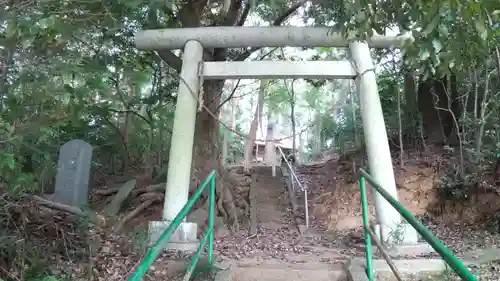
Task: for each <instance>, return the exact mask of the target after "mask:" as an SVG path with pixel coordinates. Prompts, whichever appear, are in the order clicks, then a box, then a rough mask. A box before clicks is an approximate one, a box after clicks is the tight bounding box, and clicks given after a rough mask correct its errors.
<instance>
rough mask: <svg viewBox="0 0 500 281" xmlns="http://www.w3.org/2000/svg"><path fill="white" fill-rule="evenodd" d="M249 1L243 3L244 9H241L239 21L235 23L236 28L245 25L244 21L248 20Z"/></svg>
mask: <svg viewBox="0 0 500 281" xmlns="http://www.w3.org/2000/svg"><path fill="white" fill-rule="evenodd" d="M250 1H251V0H246V2H245V7H243V12H241V16H240V19H239V20H238V22H237V23H236V25H237V26H243V25H244V24H245V21H246V20H247V18H248V15H249V14H250V7H251V6H250Z"/></svg>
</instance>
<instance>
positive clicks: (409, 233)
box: [349, 41, 418, 245]
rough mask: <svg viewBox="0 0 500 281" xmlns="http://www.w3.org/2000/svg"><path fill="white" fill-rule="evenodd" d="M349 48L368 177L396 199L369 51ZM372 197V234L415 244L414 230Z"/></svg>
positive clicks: (362, 45) (356, 44)
mask: <svg viewBox="0 0 500 281" xmlns="http://www.w3.org/2000/svg"><path fill="white" fill-rule="evenodd" d="M349 48H350V51H351V58H352V61H353V63H354V65H355V68H356V71H357V73H358V77H357V78H356V88H357V92H358V95H359V100H360V107H361V119H362V122H363V132H364V136H365V143H366V150H367V154H368V167H369V169H370V175H372V176H373V178H374V179H375V180H376V182H378V183H379V184H380V185H382V186H383V187H384V189H385V190H386V191H387V192H388V193H389V194H391V195H392V196H393V197H394V198H396V199H397V198H398V192H397V189H396V180H395V178H394V170H393V166H392V159H391V152H390V149H389V143H388V141H387V129H386V127H385V122H384V115H383V112H382V105H381V103H380V96H379V93H378V88H377V79H376V75H375V66H374V65H373V61H372V58H371V54H370V49H369V46H368V44H367V43H366V42H364V41H356V42H352V43H350V44H349ZM374 193H375V194H374V197H375V209H376V212H377V225H376V227H375V233H376V234H377V236H378V238H379V239H380V240H381V241H382V242H384V243H387V244H389V245H391V244H406V245H408V244H417V243H418V235H417V232H416V230H415V229H414V228H413V227H412V226H411V225H409V224H401V215H400V214H399V213H398V212H397V211H396V210H395V209H394V208H393V207H392V205H391V204H389V202H387V201H386V200H385V199H384V198H383V197H382V196H381V195H380V194H378V193H376V192H374Z"/></svg>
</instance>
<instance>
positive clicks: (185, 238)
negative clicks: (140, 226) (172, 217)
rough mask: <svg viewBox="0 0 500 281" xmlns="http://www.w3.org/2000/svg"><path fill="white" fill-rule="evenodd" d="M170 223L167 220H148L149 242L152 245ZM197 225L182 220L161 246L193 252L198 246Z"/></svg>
mask: <svg viewBox="0 0 500 281" xmlns="http://www.w3.org/2000/svg"><path fill="white" fill-rule="evenodd" d="M169 225H170V222H169V221H151V222H149V244H150V245H153V244H154V243H156V241H158V239H159V238H160V235H161V234H162V233H163V232H164V231H165V230H166V229H167V227H168V226H169ZM197 233H198V225H197V224H196V223H192V222H183V223H181V224H180V225H179V227H178V228H177V229H176V230H175V231H174V233H173V234H172V237H171V238H170V239H169V240H168V241H164V242H163V244H162V247H163V248H164V249H169V250H180V251H186V252H194V251H196V249H197V248H198V246H199V244H200V241H199V240H198V239H197V238H196V235H197Z"/></svg>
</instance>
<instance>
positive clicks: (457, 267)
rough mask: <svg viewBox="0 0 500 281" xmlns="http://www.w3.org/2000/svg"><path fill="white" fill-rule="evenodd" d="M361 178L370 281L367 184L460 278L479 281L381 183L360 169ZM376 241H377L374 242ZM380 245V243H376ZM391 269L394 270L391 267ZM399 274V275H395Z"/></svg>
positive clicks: (370, 256) (372, 279)
mask: <svg viewBox="0 0 500 281" xmlns="http://www.w3.org/2000/svg"><path fill="white" fill-rule="evenodd" d="M359 172H360V177H359V187H360V195H361V213H362V216H363V228H364V236H365V237H364V238H365V257H366V267H365V272H366V276H367V277H368V280H369V281H374V280H375V276H374V271H373V254H372V245H371V240H372V236H373V234H374V233H373V232H372V231H371V229H370V223H369V218H368V196H367V194H366V182H365V181H367V182H369V183H370V185H371V187H372V191H375V192H377V193H378V194H380V195H381V196H382V197H383V198H384V199H385V200H386V201H387V202H389V204H391V205H392V207H394V209H396V211H398V213H399V214H401V216H402V217H403V218H405V220H406V221H407V222H408V223H409V224H410V225H411V226H413V228H414V229H415V230H416V231H417V232H418V233H419V234H420V235H421V236H422V237H423V238H424V240H425V241H427V243H429V245H431V246H432V248H433V249H434V250H435V251H436V252H437V253H438V254H439V255H440V256H441V258H442V259H443V260H444V261H445V262H446V263H447V264H448V265H449V266H450V267H451V269H453V271H455V273H457V275H458V276H460V278H461V279H462V280H464V281H477V280H478V279H477V277H476V276H474V275H473V274H472V273H471V272H470V271H469V269H468V268H467V267H466V266H465V265H464V263H463V262H462V261H461V260H460V259H459V258H457V257H456V256H455V255H454V254H453V252H452V251H451V250H450V249H448V247H446V246H445V245H444V244H443V242H441V241H440V240H439V239H438V238H437V237H436V236H435V235H434V234H433V233H432V231H430V230H429V229H428V228H427V227H425V226H424V225H423V224H422V223H421V222H420V221H419V220H418V219H417V218H416V217H415V216H413V214H412V213H410V211H408V210H407V209H406V208H405V207H404V206H403V205H402V204H401V203H400V202H399V201H398V200H397V199H396V198H394V197H392V195H391V194H390V193H388V192H387V191H386V190H385V189H384V188H383V187H382V186H381V185H380V184H379V183H377V182H376V181H375V179H374V178H372V176H371V175H370V174H368V173H367V172H366V171H365V170H363V169H360V170H359ZM374 241H376V240H374ZM376 244H378V243H376ZM391 269H393V268H392V267H391ZM395 274H398V273H395ZM398 275H399V274H398Z"/></svg>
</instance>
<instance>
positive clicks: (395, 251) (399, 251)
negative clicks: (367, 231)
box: [374, 223, 435, 258]
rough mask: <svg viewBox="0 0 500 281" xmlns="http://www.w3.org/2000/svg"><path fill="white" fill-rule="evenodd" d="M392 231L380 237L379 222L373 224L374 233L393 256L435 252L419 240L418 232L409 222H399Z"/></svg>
mask: <svg viewBox="0 0 500 281" xmlns="http://www.w3.org/2000/svg"><path fill="white" fill-rule="evenodd" d="M393 232H394V233H390V232H389V233H384V237H383V238H382V239H381V237H380V224H377V225H375V235H377V237H378V239H379V240H381V241H382V243H384V244H385V246H386V247H387V248H388V249H387V250H388V251H389V255H390V256H391V257H393V258H397V257H402V256H421V255H426V254H430V253H434V252H435V250H434V249H433V248H432V247H431V246H430V245H429V244H428V243H427V242H426V241H420V234H419V233H418V232H417V231H416V230H415V228H413V226H412V225H411V224H408V223H404V224H400V225H399V226H398V227H396V230H395V231H393ZM375 248H376V246H374V250H375Z"/></svg>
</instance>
